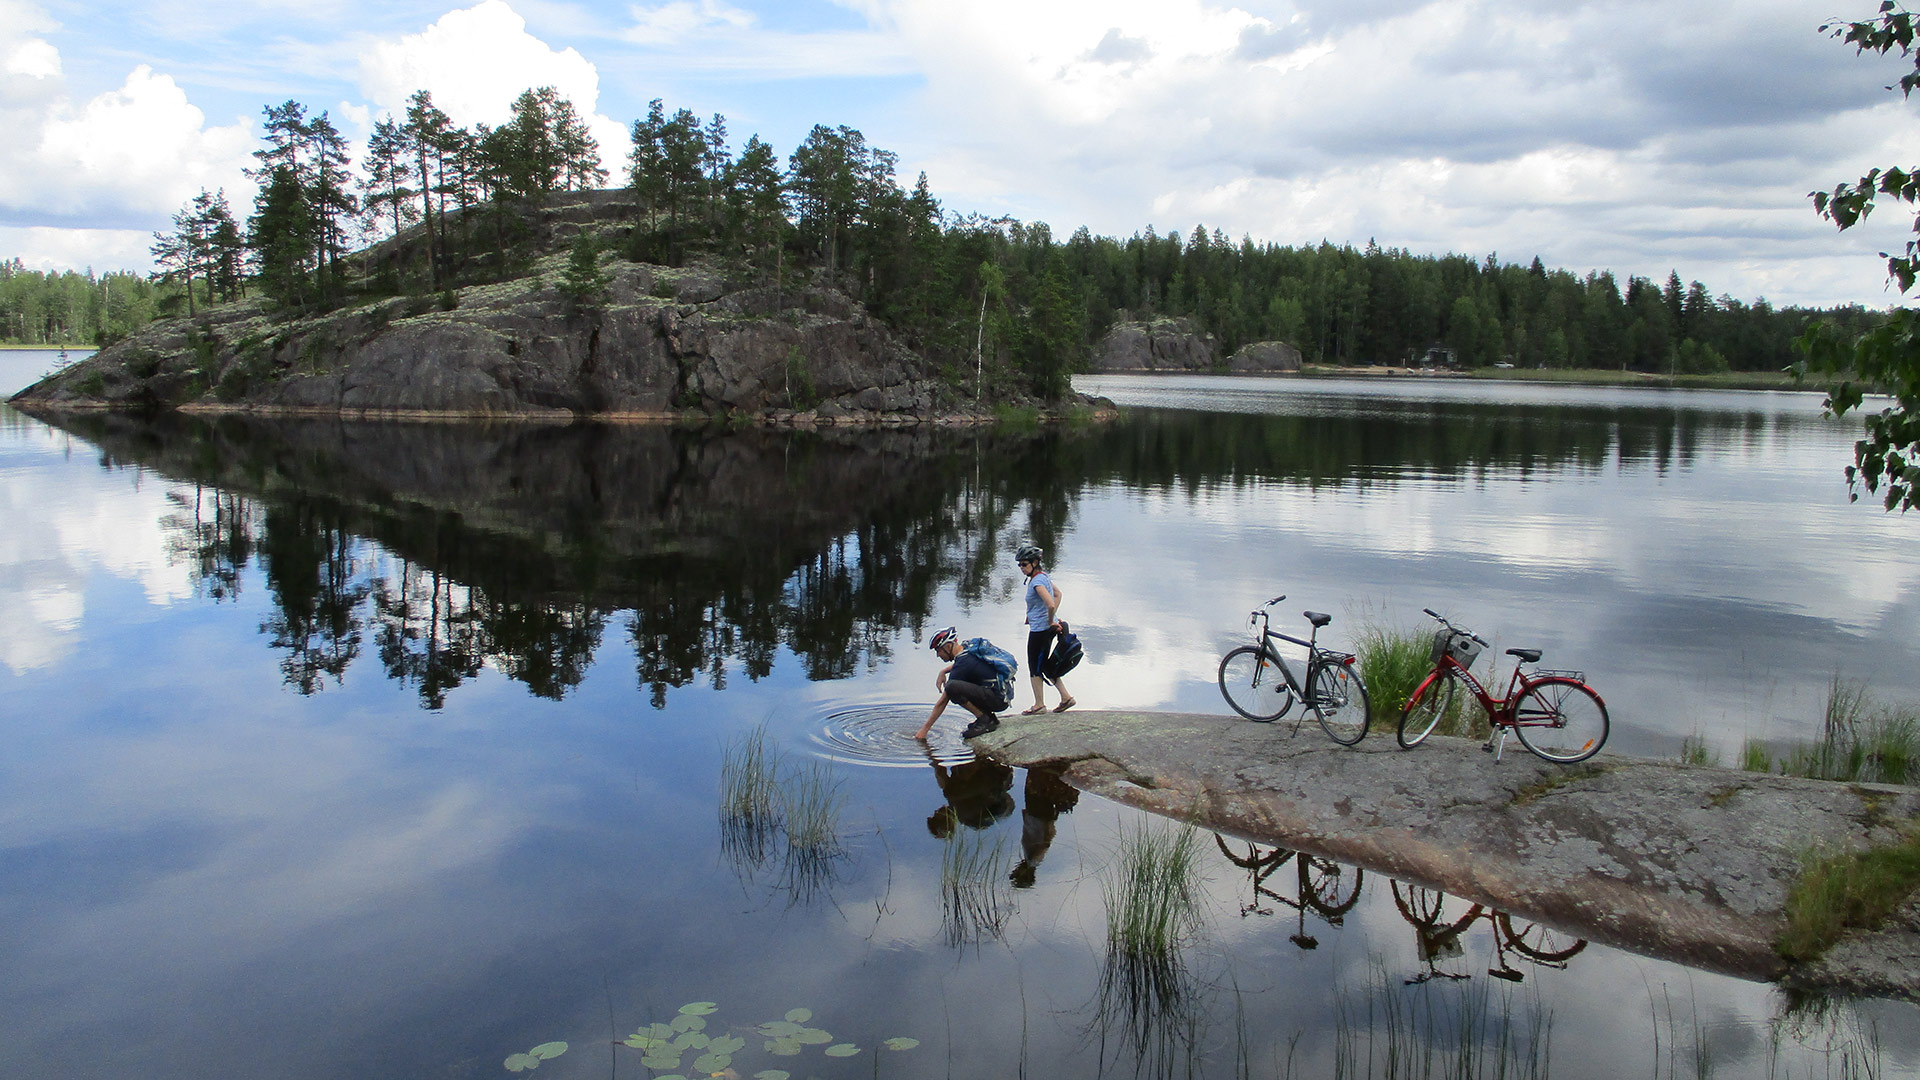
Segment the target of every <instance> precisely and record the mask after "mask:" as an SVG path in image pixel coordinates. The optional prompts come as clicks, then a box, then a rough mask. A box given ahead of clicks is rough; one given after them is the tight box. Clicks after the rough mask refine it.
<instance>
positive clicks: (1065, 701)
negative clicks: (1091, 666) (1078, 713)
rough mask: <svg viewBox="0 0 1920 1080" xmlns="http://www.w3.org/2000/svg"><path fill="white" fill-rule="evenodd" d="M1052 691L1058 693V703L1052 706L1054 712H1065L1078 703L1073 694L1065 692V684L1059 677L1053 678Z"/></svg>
mask: <svg viewBox="0 0 1920 1080" xmlns="http://www.w3.org/2000/svg"><path fill="white" fill-rule="evenodd" d="M1053 692H1054V693H1056V694H1059V695H1060V704H1058V705H1055V706H1054V707H1053V711H1054V712H1066V711H1067V710H1068V709H1071V708H1073V707H1074V706H1075V705H1078V704H1079V702H1077V701H1075V700H1073V695H1072V694H1070V693H1068V692H1067V684H1066V683H1063V682H1061V681H1060V680H1059V679H1055V680H1053Z"/></svg>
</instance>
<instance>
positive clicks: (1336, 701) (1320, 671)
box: [1307, 663, 1372, 746]
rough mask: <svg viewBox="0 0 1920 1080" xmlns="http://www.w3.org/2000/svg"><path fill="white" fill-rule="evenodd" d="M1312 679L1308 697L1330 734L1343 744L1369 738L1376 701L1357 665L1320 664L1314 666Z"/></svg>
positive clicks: (1328, 735)
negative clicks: (1355, 666) (1370, 720)
mask: <svg viewBox="0 0 1920 1080" xmlns="http://www.w3.org/2000/svg"><path fill="white" fill-rule="evenodd" d="M1312 682H1313V686H1312V687H1311V688H1310V689H1309V691H1308V693H1309V697H1308V699H1307V700H1308V702H1309V703H1310V707H1311V708H1312V709H1313V718H1314V719H1315V720H1318V721H1320V727H1321V729H1322V730H1323V731H1325V732H1326V733H1327V738H1329V739H1332V740H1333V741H1334V742H1337V743H1339V744H1340V745H1341V746H1352V745H1353V744H1354V743H1357V742H1359V741H1360V740H1361V739H1364V738H1366V737H1367V714H1368V712H1370V711H1371V709H1372V702H1371V701H1370V700H1369V699H1368V697H1367V686H1366V684H1365V683H1363V682H1361V681H1360V673H1359V672H1357V671H1355V670H1353V665H1351V664H1335V663H1326V664H1320V665H1319V666H1317V667H1315V668H1314V669H1313V680H1312Z"/></svg>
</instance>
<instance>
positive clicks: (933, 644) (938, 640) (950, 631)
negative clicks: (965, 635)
mask: <svg viewBox="0 0 1920 1080" xmlns="http://www.w3.org/2000/svg"><path fill="white" fill-rule="evenodd" d="M959 636H960V634H959V633H958V632H957V631H955V630H954V628H953V627H951V626H948V627H944V628H942V629H939V630H935V631H934V632H933V640H932V641H929V642H927V648H929V649H932V650H934V651H935V652H939V651H940V646H942V645H945V644H947V643H948V642H951V641H952V640H953V639H954V638H957V637H959Z"/></svg>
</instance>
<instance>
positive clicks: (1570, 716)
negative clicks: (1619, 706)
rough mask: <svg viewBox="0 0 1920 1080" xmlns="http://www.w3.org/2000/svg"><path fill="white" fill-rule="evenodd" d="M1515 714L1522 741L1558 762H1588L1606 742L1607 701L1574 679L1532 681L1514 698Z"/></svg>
mask: <svg viewBox="0 0 1920 1080" xmlns="http://www.w3.org/2000/svg"><path fill="white" fill-rule="evenodd" d="M1512 716H1513V733H1514V734H1515V735H1518V736H1520V744H1521V745H1522V746H1525V747H1526V748H1527V749H1529V750H1531V751H1533V752H1534V753H1535V754H1537V755H1539V756H1540V757H1542V758H1544V759H1546V760H1547V761H1551V762H1553V763H1555V764H1557V765H1571V764H1573V763H1574V762H1576V761H1585V760H1587V759H1588V758H1590V757H1592V756H1593V755H1595V754H1597V753H1599V752H1600V748H1601V747H1602V746H1605V745H1606V743H1607V731H1608V728H1609V727H1610V724H1609V721H1608V720H1607V703H1606V702H1604V701H1601V700H1600V695H1599V694H1596V693H1594V692H1593V688H1592V687H1590V686H1588V685H1587V684H1586V683H1583V682H1579V681H1577V680H1574V679H1565V678H1552V677H1550V678H1545V679H1541V680H1540V681H1538V682H1535V683H1531V684H1529V685H1528V686H1527V688H1526V689H1525V690H1523V691H1521V693H1520V696H1519V697H1518V698H1516V699H1515V700H1514V703H1513V714H1512Z"/></svg>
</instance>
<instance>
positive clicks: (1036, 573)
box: [1013, 544, 1077, 716]
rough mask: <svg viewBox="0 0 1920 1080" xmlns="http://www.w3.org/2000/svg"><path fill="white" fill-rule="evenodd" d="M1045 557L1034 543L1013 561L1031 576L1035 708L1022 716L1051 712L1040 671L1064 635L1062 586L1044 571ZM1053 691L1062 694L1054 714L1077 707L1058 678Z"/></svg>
mask: <svg viewBox="0 0 1920 1080" xmlns="http://www.w3.org/2000/svg"><path fill="white" fill-rule="evenodd" d="M1042 555H1043V553H1042V552H1041V550H1040V549H1039V548H1037V547H1034V546H1033V545H1032V544H1028V545H1027V546H1025V547H1023V548H1021V549H1020V550H1019V551H1017V552H1014V555H1013V561H1014V562H1016V563H1018V564H1020V572H1021V573H1023V574H1025V575H1027V588H1026V593H1027V670H1028V671H1031V672H1033V706H1032V707H1031V708H1028V709H1025V710H1023V711H1022V712H1021V714H1020V715H1022V716H1033V715H1035V714H1036V713H1043V712H1046V711H1047V680H1046V677H1045V676H1043V675H1042V674H1041V673H1040V668H1041V665H1043V664H1045V663H1046V662H1047V652H1048V650H1050V649H1052V648H1053V638H1054V635H1055V634H1058V633H1059V632H1060V620H1059V619H1057V618H1055V617H1054V616H1055V613H1056V612H1058V611H1059V610H1060V587H1059V586H1058V585H1055V584H1054V583H1053V578H1051V577H1049V576H1047V572H1046V571H1045V570H1043V569H1041V566H1040V560H1041V557H1042ZM1053 688H1054V689H1055V690H1057V691H1059V693H1060V704H1058V705H1055V706H1054V707H1053V711H1054V712H1066V711H1067V710H1068V709H1071V708H1073V707H1074V705H1075V704H1077V702H1075V701H1074V700H1073V695H1072V694H1070V693H1068V692H1067V684H1066V683H1063V682H1061V681H1060V680H1059V679H1055V680H1053Z"/></svg>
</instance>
